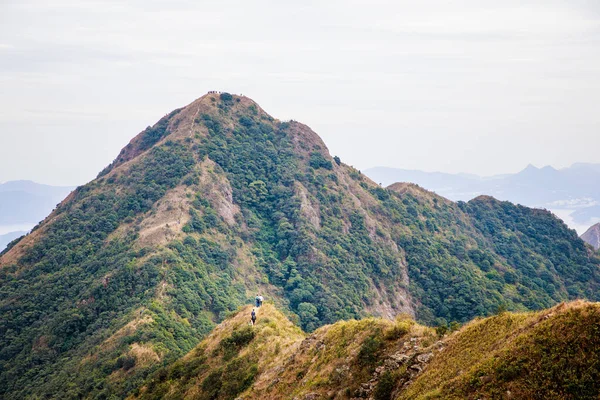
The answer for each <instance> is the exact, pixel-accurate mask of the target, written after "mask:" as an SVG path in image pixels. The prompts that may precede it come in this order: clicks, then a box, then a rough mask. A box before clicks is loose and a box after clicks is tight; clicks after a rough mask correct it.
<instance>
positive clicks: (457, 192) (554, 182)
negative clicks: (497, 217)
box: [364, 163, 600, 233]
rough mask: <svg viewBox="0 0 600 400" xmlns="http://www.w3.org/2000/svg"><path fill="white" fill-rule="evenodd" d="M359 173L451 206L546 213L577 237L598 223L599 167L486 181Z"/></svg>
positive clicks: (386, 171)
mask: <svg viewBox="0 0 600 400" xmlns="http://www.w3.org/2000/svg"><path fill="white" fill-rule="evenodd" d="M364 173H365V174H366V175H367V176H368V177H369V178H371V179H373V180H374V181H375V182H378V183H380V184H381V185H382V186H388V185H391V184H392V183H395V182H413V183H416V184H418V185H419V186H422V187H423V188H425V189H428V190H432V191H434V192H436V193H437V194H440V195H442V196H444V197H446V198H449V199H451V200H455V201H458V200H463V201H468V200H471V199H473V198H475V197H477V196H479V195H482V194H485V195H490V196H493V197H495V198H497V199H500V200H508V201H511V202H514V203H519V204H522V205H525V206H529V207H538V208H546V209H549V210H552V211H553V212H555V214H557V215H558V216H559V217H560V218H562V219H563V220H565V222H566V223H567V224H569V225H570V226H571V227H572V228H575V229H577V230H578V231H579V233H583V232H584V231H585V230H586V229H587V228H588V227H589V226H591V225H593V224H594V223H597V222H600V164H588V163H577V164H573V165H572V166H570V167H568V168H563V169H555V168H553V167H551V166H546V167H543V168H537V167H535V166H533V165H529V166H528V167H527V168H525V169H524V170H522V171H521V172H518V173H516V174H506V175H496V176H491V177H482V176H477V175H471V174H446V173H441V172H423V171H414V170H405V169H398V168H388V167H376V168H371V169H367V170H366V171H364Z"/></svg>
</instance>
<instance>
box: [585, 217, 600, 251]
mask: <svg viewBox="0 0 600 400" xmlns="http://www.w3.org/2000/svg"><path fill="white" fill-rule="evenodd" d="M581 239H583V240H584V241H585V242H586V243H588V244H590V245H591V246H592V247H593V248H594V249H596V250H598V249H600V222H599V223H597V224H595V225H593V226H591V227H590V228H589V229H588V230H587V231H585V233H584V234H583V235H581Z"/></svg>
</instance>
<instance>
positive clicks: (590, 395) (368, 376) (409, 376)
mask: <svg viewBox="0 0 600 400" xmlns="http://www.w3.org/2000/svg"><path fill="white" fill-rule="evenodd" d="M250 309H251V308H250V307H246V308H244V309H242V310H241V311H240V312H239V313H237V314H236V315H234V316H233V317H232V318H230V319H227V320H226V321H225V322H224V323H223V324H222V325H221V326H220V327H219V329H216V330H215V331H214V332H213V333H211V334H210V335H209V336H208V337H207V339H205V340H204V341H203V342H202V343H201V344H200V345H199V346H198V347H197V348H196V349H195V350H194V351H192V352H190V354H188V355H187V356H186V357H184V358H183V359H182V360H180V361H178V362H177V363H175V364H174V365H173V366H171V367H168V368H166V369H164V370H159V371H157V372H156V373H155V374H154V377H153V378H151V379H150V380H149V382H148V383H147V385H145V386H144V387H143V388H141V389H140V390H139V392H138V393H137V395H136V396H135V397H136V398H139V399H158V398H161V396H165V395H166V394H167V393H168V396H169V397H170V398H199V399H233V398H236V397H240V398H243V399H246V400H253V399H267V398H268V399H289V398H304V397H305V396H306V397H311V398H353V397H358V398H369V397H372V398H374V399H378V400H389V399H393V398H394V399H400V400H403V399H481V398H506V397H507V396H508V397H509V398H510V397H512V398H518V399H536V398H540V399H596V398H598V395H599V394H600V384H599V382H600V380H599V378H600V367H599V366H600V335H599V334H598V333H599V332H598V330H599V329H600V328H599V327H600V306H599V305H598V304H591V303H584V302H578V303H571V304H561V305H559V306H557V307H555V308H553V309H549V310H545V311H542V312H535V313H531V312H530V313H518V314H514V313H510V312H506V313H503V314H501V315H497V316H493V317H488V318H485V319H478V320H475V321H473V322H471V323H469V324H467V325H466V326H464V327H462V328H460V329H459V330H458V331H456V332H455V333H453V334H452V335H448V336H445V337H443V338H441V340H440V341H437V339H436V338H435V334H434V332H433V331H432V330H431V329H430V328H425V327H423V326H420V325H418V324H416V323H414V321H410V320H406V319H399V320H398V321H396V322H391V321H385V320H380V319H365V320H361V321H340V322H337V323H335V324H333V325H328V326H325V327H323V328H319V329H317V330H316V331H315V332H314V333H312V334H311V335H310V336H308V337H306V336H304V335H302V334H300V333H299V332H295V331H293V330H290V329H291V324H290V323H289V321H287V320H286V319H285V318H284V317H283V316H282V315H281V314H280V313H279V312H277V311H276V310H275V309H274V308H272V307H271V306H269V307H268V308H267V309H265V310H264V313H262V314H261V315H262V317H261V318H259V323H258V324H257V326H256V327H254V328H252V327H248V326H247V325H245V324H244V322H245V320H246V318H247V314H248V313H249V312H250ZM261 319H262V320H261ZM265 320H267V321H265ZM249 331H254V332H255V333H256V334H255V335H254V336H252V339H249V341H247V340H248V338H250V337H251V335H249V334H248V333H247V332H249ZM394 331H395V332H396V334H392V333H391V332H394ZM399 332H404V334H402V335H400V336H398V335H397V334H398V333H399ZM242 337H243V338H246V339H243V340H242V341H241V342H239V341H238V339H233V338H242ZM436 341H437V342H436ZM223 343H229V344H233V343H240V344H235V345H234V346H236V348H237V349H238V350H236V351H239V353H238V355H236V356H235V357H236V358H233V359H226V358H224V357H219V356H218V355H220V354H222V352H223ZM241 343H243V344H241ZM407 344H410V345H408V346H407ZM413 344H416V345H417V347H416V348H417V350H415V349H414V347H413ZM207 352H213V353H216V356H215V357H212V358H208V359H207V357H206V354H207ZM423 355H428V357H427V358H426V360H427V361H418V360H419V358H420V357H422V356H423ZM421 359H422V358H421ZM361 360H362V361H361ZM365 360H368V364H369V366H368V367H367V366H365V365H361V364H364V362H365ZM391 360H404V361H400V362H399V363H394V362H390V361H391ZM422 360H424V359H422ZM415 365H417V366H418V368H417V369H414V368H413V367H414V366H415ZM419 369H420V370H422V372H416V371H418V370H419ZM374 371H379V372H374ZM159 381H160V382H159ZM365 387H370V389H367V391H366V392H365V389H364V388H365Z"/></svg>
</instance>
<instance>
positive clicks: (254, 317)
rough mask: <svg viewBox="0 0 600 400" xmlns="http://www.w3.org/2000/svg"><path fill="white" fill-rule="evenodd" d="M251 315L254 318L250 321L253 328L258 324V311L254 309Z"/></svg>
mask: <svg viewBox="0 0 600 400" xmlns="http://www.w3.org/2000/svg"><path fill="white" fill-rule="evenodd" d="M251 315H252V316H251V318H250V320H251V321H252V326H254V324H255V323H256V309H255V308H253V309H252V314H251Z"/></svg>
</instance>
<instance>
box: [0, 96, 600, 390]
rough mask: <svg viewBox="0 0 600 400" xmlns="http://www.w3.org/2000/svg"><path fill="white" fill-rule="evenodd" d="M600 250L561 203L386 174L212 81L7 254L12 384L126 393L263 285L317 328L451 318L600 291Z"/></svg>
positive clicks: (4, 380)
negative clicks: (447, 191) (458, 190)
mask: <svg viewBox="0 0 600 400" xmlns="http://www.w3.org/2000/svg"><path fill="white" fill-rule="evenodd" d="M599 265H600V259H599V258H598V255H597V254H594V253H592V252H591V251H590V249H589V248H588V247H587V246H586V245H585V243H584V242H583V241H582V240H581V239H580V238H578V237H577V235H576V233H575V232H574V231H572V230H570V229H569V228H568V227H567V226H566V225H565V224H564V223H562V221H560V220H558V219H557V218H556V217H554V216H553V215H552V214H551V213H550V212H548V211H544V210H536V209H530V208H527V207H523V206H516V205H514V204H511V203H509V202H502V201H499V200H496V199H494V198H491V197H485V196H482V197H478V198H475V199H473V200H471V201H469V202H468V203H465V202H458V203H454V202H452V201H450V200H447V199H445V198H443V197H441V196H439V195H436V194H434V193H432V192H429V191H426V190H424V189H422V188H421V187H419V186H417V185H412V184H395V185H392V186H390V187H389V188H382V187H380V186H379V185H378V184H376V183H375V182H373V181H371V180H370V179H368V178H367V177H366V176H365V175H363V174H361V173H360V172H359V171H357V170H356V169H354V168H352V167H350V166H347V165H345V164H344V163H342V161H341V160H340V159H339V158H338V157H331V155H330V154H329V151H328V150H327V147H326V146H325V144H324V143H323V142H322V140H321V139H320V138H319V136H318V135H317V134H316V133H314V132H313V131H312V130H311V129H310V128H309V127H308V126H306V125H303V124H301V123H298V122H295V121H289V122H282V121H278V120H276V119H274V118H273V117H271V116H270V115H268V114H267V113H266V112H265V111H263V110H262V109H261V108H260V107H259V106H258V104H256V103H255V102H253V101H252V100H250V99H249V98H247V97H243V96H232V95H230V94H227V93H223V94H215V93H209V94H207V95H205V96H203V97H201V98H199V99H198V100H196V101H194V102H192V103H191V104H189V105H188V106H186V107H183V108H181V109H178V110H175V111H173V112H171V113H169V114H167V115H166V116H164V117H163V118H162V119H161V120H160V121H158V123H156V124H155V125H154V126H152V127H148V128H147V129H146V130H144V131H143V132H141V133H140V134H139V135H137V136H136V137H135V138H134V139H132V141H131V142H130V143H129V144H128V145H127V146H126V147H125V148H124V149H123V150H122V151H121V152H120V154H119V155H118V156H117V158H116V159H115V160H114V162H113V163H111V164H110V165H109V166H108V167H107V168H105V169H104V170H103V171H102V172H101V173H100V174H99V176H98V177H97V179H95V180H93V181H92V182H90V183H88V184H86V185H84V186H81V187H79V188H77V189H76V190H75V191H74V192H73V193H71V194H70V195H69V196H68V197H67V198H66V199H65V200H64V201H63V202H62V203H61V204H60V205H59V206H58V207H57V208H56V209H55V210H54V211H53V212H52V213H51V214H50V215H49V216H48V217H47V218H46V219H45V220H44V221H43V222H42V223H41V224H39V225H38V226H37V227H36V228H35V229H33V231H32V232H31V233H30V234H29V235H27V236H25V237H23V238H21V239H20V240H18V241H15V242H13V243H11V244H10V245H9V247H8V248H7V249H6V250H5V251H4V252H3V253H1V254H0V397H9V398H41V397H52V396H56V395H57V393H60V394H61V396H63V397H65V398H80V397H86V398H110V397H111V396H112V397H123V396H126V395H127V394H129V393H132V391H133V390H135V389H136V388H137V387H138V386H139V384H140V383H142V382H144V381H145V379H146V378H147V377H148V375H149V374H151V373H153V371H155V370H157V369H159V368H161V367H163V366H167V365H169V364H171V363H172V362H174V361H175V360H177V359H179V358H180V357H182V356H183V355H184V354H186V353H188V352H189V351H190V350H191V349H193V348H194V346H196V345H197V344H198V343H199V342H200V340H201V339H202V338H203V337H205V336H206V335H207V334H208V333H209V332H211V331H212V330H213V328H214V327H215V326H216V325H217V324H218V323H219V322H221V321H223V320H224V319H225V318H226V317H227V316H228V315H230V313H231V312H233V311H235V310H237V309H238V307H239V306H240V305H242V304H246V303H248V302H250V301H251V299H252V298H253V297H254V296H255V294H256V293H257V292H259V293H262V294H264V295H265V296H266V297H267V298H268V299H271V300H272V301H273V302H274V303H275V304H276V305H277V306H278V307H280V308H282V309H284V310H286V312H287V313H289V314H290V315H291V316H292V318H294V319H297V321H298V323H299V325H300V326H301V327H302V328H303V329H304V330H305V331H309V332H310V331H313V330H315V329H317V328H319V327H321V326H323V325H326V324H331V323H335V322H336V321H339V320H342V319H352V318H363V317H367V316H370V315H374V316H382V317H386V318H394V317H395V316H396V315H399V314H408V315H411V316H414V317H415V318H417V320H418V321H420V322H421V323H427V324H431V325H444V326H445V325H447V324H448V323H450V322H451V321H461V322H465V321H468V320H470V319H472V318H473V317H475V316H484V315H490V314H493V313H495V312H496V311H497V310H498V309H503V308H507V309H510V310H527V309H540V308H545V307H550V306H552V305H554V304H556V303H558V302H561V301H564V300H568V299H574V298H587V299H591V300H596V299H598V298H599V296H600V295H599V294H598V293H600V291H599V290H598V289H599V284H600V273H599V269H598V267H599ZM273 329H275V328H273Z"/></svg>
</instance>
